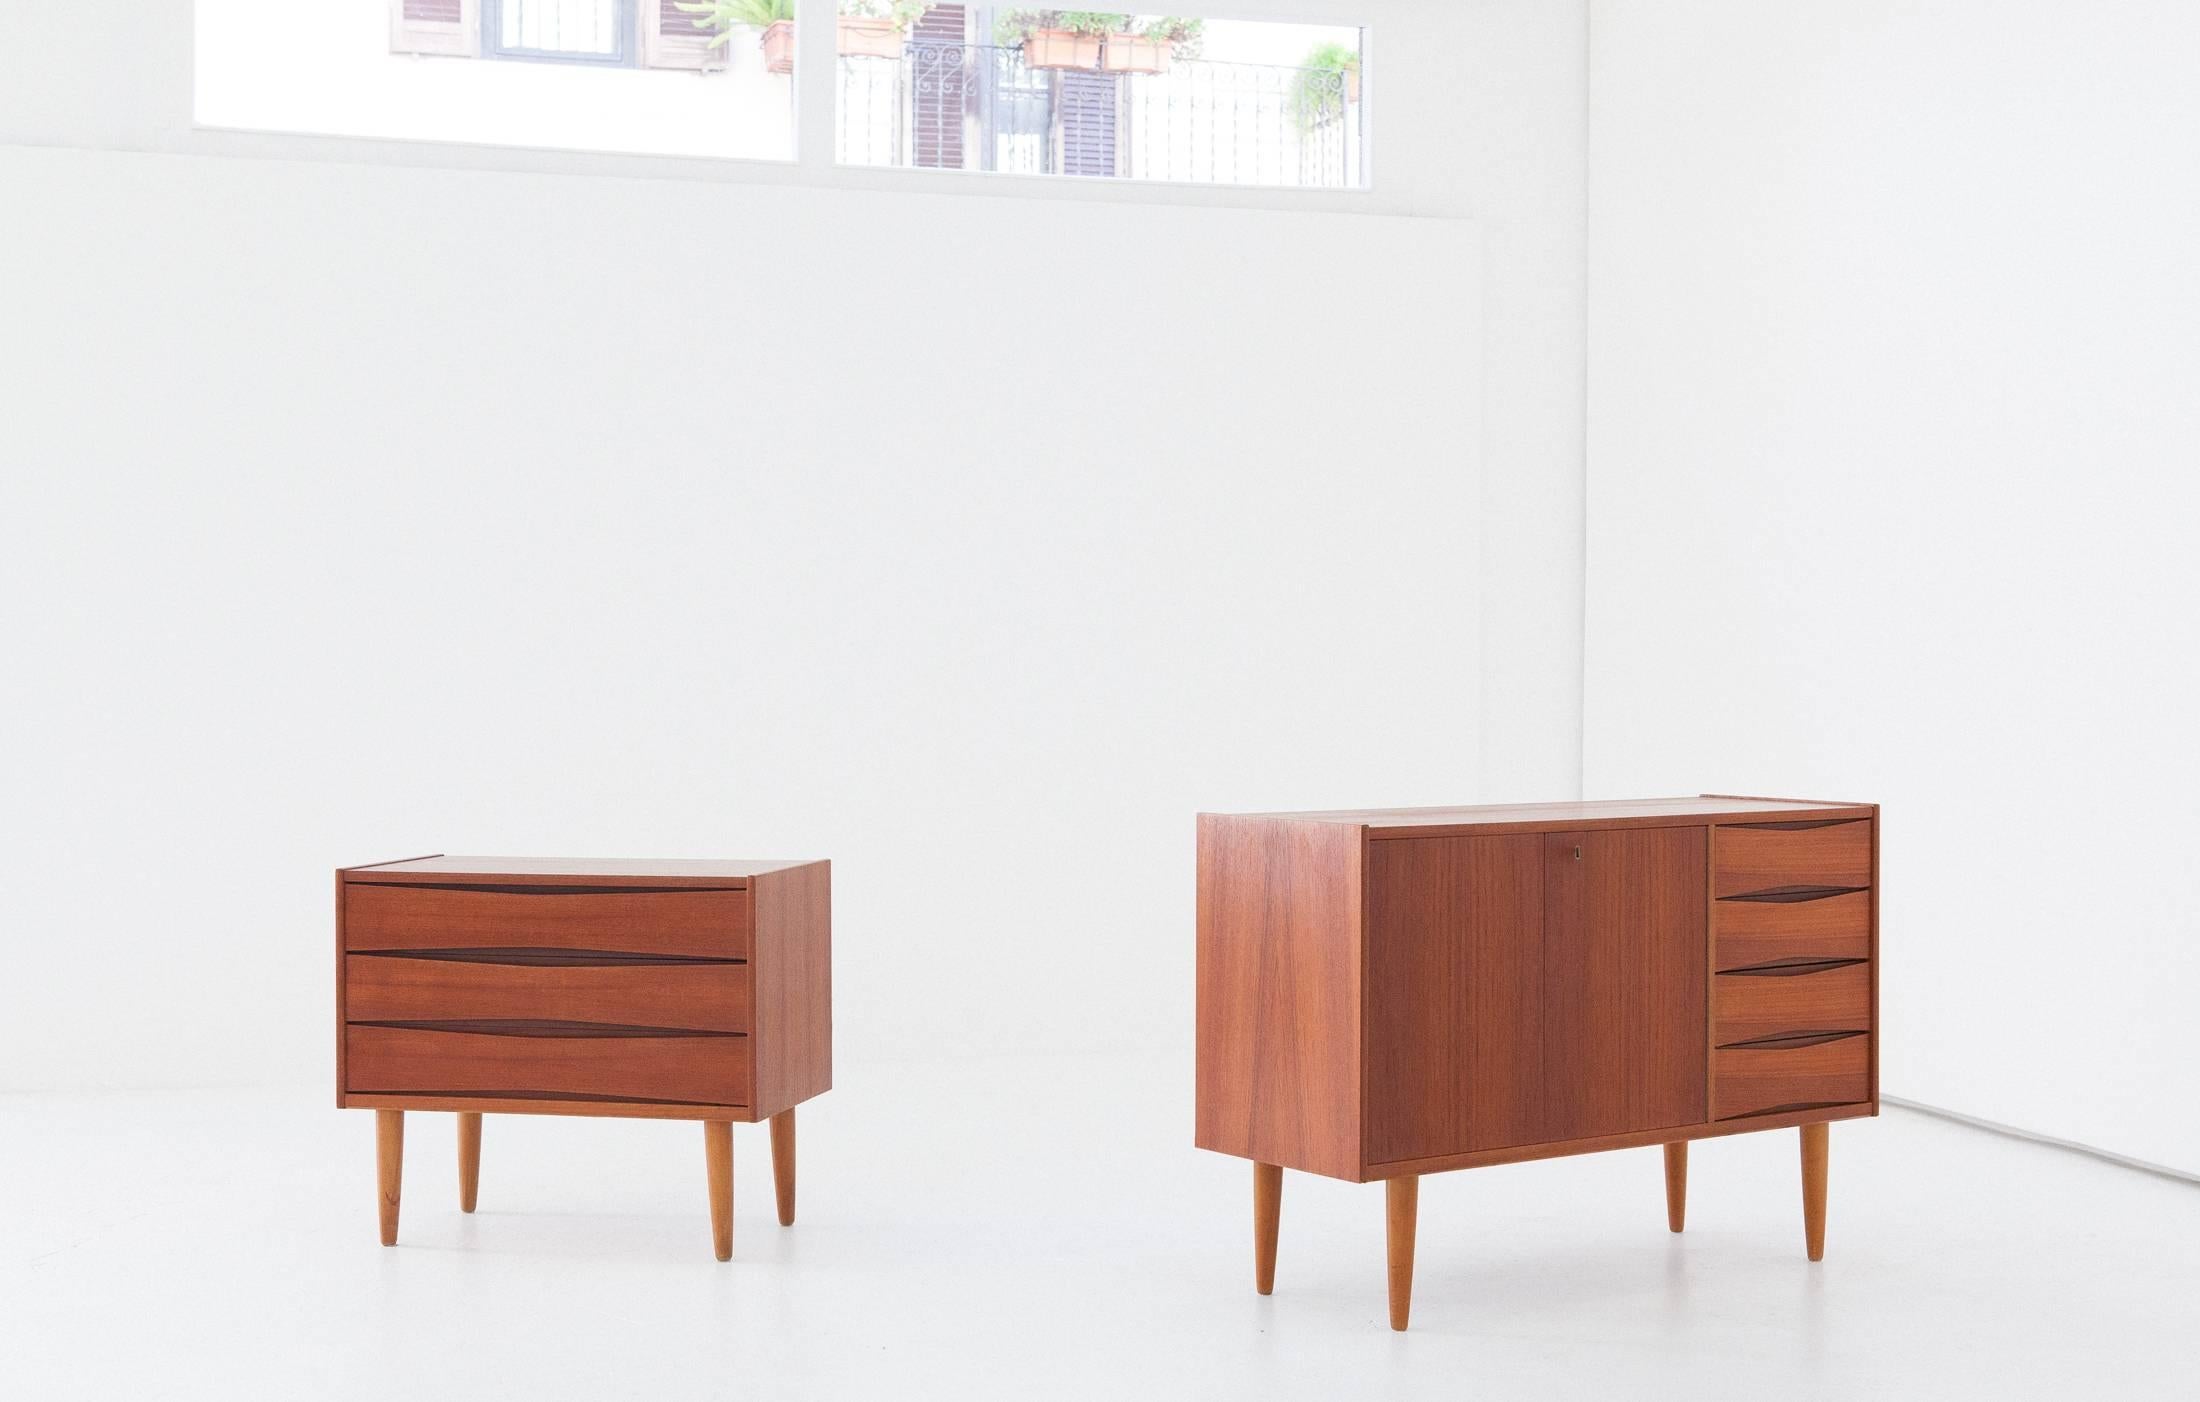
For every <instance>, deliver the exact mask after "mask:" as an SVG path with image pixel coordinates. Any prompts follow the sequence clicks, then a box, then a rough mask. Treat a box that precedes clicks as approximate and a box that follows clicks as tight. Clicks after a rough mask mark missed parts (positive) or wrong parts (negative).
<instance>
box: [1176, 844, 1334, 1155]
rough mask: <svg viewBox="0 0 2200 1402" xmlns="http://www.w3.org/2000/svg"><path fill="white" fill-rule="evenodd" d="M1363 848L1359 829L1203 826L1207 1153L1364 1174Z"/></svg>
mask: <svg viewBox="0 0 2200 1402" xmlns="http://www.w3.org/2000/svg"><path fill="white" fill-rule="evenodd" d="M1361 846H1362V840H1361V830H1360V829H1359V828H1357V827H1354V826H1351V825H1349V824H1339V823H1306V822H1278V821H1274V820H1270V819H1258V818H1229V817H1218V816H1203V817H1201V819H1200V820H1199V909H1198V921H1199V935H1198V961H1199V962H1198V1013H1199V1027H1198V1040H1199V1052H1198V1072H1197V1087H1196V1089H1197V1110H1196V1112H1195V1122H1194V1130H1193V1138H1194V1142H1195V1143H1196V1144H1197V1145H1198V1146H1199V1147H1200V1148H1203V1149H1214V1150H1217V1151H1219V1152H1221V1153H1225V1154H1237V1155H1240V1156H1242V1157H1245V1158H1250V1159H1256V1160H1258V1161H1260V1162H1262V1163H1273V1164H1281V1165H1283V1166H1284V1167H1285V1168H1295V1169H1299V1170H1302V1171H1304V1172H1308V1173H1322V1174H1327V1175H1329V1176H1330V1177H1333V1178H1349V1179H1355V1180H1357V1179H1358V1178H1360V1177H1361V1157H1360V1066H1361V1061H1360V851H1361Z"/></svg>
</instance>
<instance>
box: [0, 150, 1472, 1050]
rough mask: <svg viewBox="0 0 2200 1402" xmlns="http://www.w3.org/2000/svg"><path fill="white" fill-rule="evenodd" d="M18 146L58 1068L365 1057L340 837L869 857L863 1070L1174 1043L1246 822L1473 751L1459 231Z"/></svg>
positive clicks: (21, 383)
mask: <svg viewBox="0 0 2200 1402" xmlns="http://www.w3.org/2000/svg"><path fill="white" fill-rule="evenodd" d="M0 184H4V186H5V188H7V189H8V190H9V191H10V192H11V194H12V195H13V196H14V198H11V200H10V201H9V202H8V204H7V205H6V206H5V210H4V212H0V248H5V249H6V250H7V253H8V258H9V261H10V264H11V265H12V266H16V267H22V268H35V269H38V270H40V273H39V275H38V276H36V277H21V278H10V279H7V280H6V281H5V283H4V284H0V325H5V326H6V327H8V328H9V331H8V336H7V339H6V341H5V342H4V343H0V344H4V351H0V424H4V425H5V426H6V428H5V451H6V455H7V459H8V464H9V470H8V485H7V493H8V503H7V508H6V510H5V511H4V512H0V600H4V601H5V602H4V603H0V640H4V650H5V655H6V656H7V657H8V659H9V666H8V670H7V673H6V681H5V686H6V693H7V694H6V695H5V697H4V698H0V701H4V708H5V711H6V713H7V716H8V725H9V729H10V732H11V734H12V735H14V736H15V737H17V740H18V742H19V748H18V749H17V751H16V753H15V754H14V755H13V757H12V758H11V761H10V766H9V769H10V773H9V782H8V804H9V821H8V825H7V826H8V833H7V836H6V845H7V850H8V853H9V868H10V871H11V873H13V874H12V875H11V878H10V880H9V881H7V882H6V883H4V885H0V928H4V929H6V930H7V931H8V932H9V937H10V941H11V945H13V946H14V947H13V949H12V950H11V954H10V973H9V977H8V978H7V979H5V980H0V1028H4V1029H5V1031H4V1034H0V1035H4V1037H5V1048H4V1051H0V1067H4V1068H5V1070H4V1072H0V1075H4V1076H5V1077H6V1080H7V1083H8V1084H10V1085H18V1086H20V1085H40V1084H55V1083H76V1084H84V1083H99V1082H106V1081H129V1080H139V1081H143V1080H151V1081H180V1080H208V1079H214V1080H225V1079H240V1078H245V1077H251V1076H255V1075H262V1076H264V1075H268V1074H279V1075H286V1076H295V1077H297V1078H299V1079H306V1080H312V1081H316V1082H318V1081H322V1080H325V1079H326V1075H327V1054H328V1027H327V1021H328V1018H329V1015H330V1010H329V999H328V992H329V982H330V980H329V977H328V974H329V969H328V960H329V944H328V940H329V882H330V879H331V878H330V869H331V868H333V867H334V866H336V865H338V864H340V863H347V862H359V861H368V860H378V859H388V858H394V857H400V856H406V855H411V854H414V853H416V852H420V851H426V850H436V849H441V850H446V851H457V852H464V851H480V850H485V849H486V850H517V851H523V852H569V853H581V854H587V853H598V854H649V853H661V854H665V855H707V854H710V853H755V854H759V855H766V856H770V855H797V856H799V855H823V856H829V857H832V858H833V859H835V862H836V869H835V876H836V891H835V896H836V900H835V906H836V909H835V915H836V935H837V960H836V992H837V1007H838V1013H839V1030H840V1045H841V1048H842V1050H843V1052H844V1054H845V1056H846V1059H847V1060H848V1062H849V1064H850V1065H851V1066H860V1065H861V1063H862V1062H863V1061H864V1060H865V1059H867V1058H877V1057H883V1056H908V1055H937V1054H959V1053H970V1052H981V1051H998V1050H1006V1049H1019V1050H1037V1049H1046V1048H1078V1047H1110V1046H1117V1047H1130V1046H1152V1045H1169V1044H1178V1043H1182V1042H1184V1041H1186V1040H1187V1039H1188V1037H1189V1029H1190V1025H1191V993H1192V943H1191V890H1190V884H1191V856H1192V853H1191V831H1192V826H1191V820H1192V815H1193V813H1194V812H1195V811H1197V810H1199V809H1201V808H1237V807H1267V806H1274V805H1300V804H1303V805H1312V806H1320V805H1325V804H1330V803H1338V802H1345V801H1349V800H1352V799H1355V798H1358V797H1361V796H1363V795H1366V794H1369V793H1375V794H1384V795H1395V796H1397V797H1399V798H1401V799H1405V800H1436V799H1439V798H1441V797H1442V796H1444V795H1445V794H1447V793H1455V792H1457V791H1459V790H1460V789H1461V788H1468V787H1471V786H1472V784H1473V780H1474V767H1475V756H1476V752H1477V745H1478V736H1477V732H1476V726H1475V723H1474V709H1473V707H1474V697H1475V692H1476V684H1477V677H1478V670H1477V657H1476V648H1475V638H1474V628H1473V619H1474V599H1475V589H1476V574H1477V560H1476V538H1477V533H1478V522H1477V519H1476V505H1477V500H1478V493H1479V483H1478V478H1477V474H1476V471H1475V439H1476V423H1475V416H1474V407H1473V403H1472V400H1471V397H1468V396H1462V395H1458V394H1457V392H1456V391H1457V387H1458V386H1460V385H1471V384H1473V383H1474V382H1475V379H1476V375H1477V356H1478V344H1477V337H1476V336H1475V334H1474V329H1473V328H1474V326H1475V324H1476V320H1477V312H1476V308H1475V297H1474V290H1473V287H1474V281H1475V279H1474V260H1473V259H1472V258H1471V257H1470V258H1464V259H1462V258H1456V257H1453V256H1451V255H1452V253H1453V251H1454V250H1456V249H1459V248H1461V247H1467V248H1469V249H1471V246H1472V245H1471V233H1470V231H1469V230H1468V229H1467V228H1466V227H1465V226H1463V225H1460V224H1458V223H1455V222H1451V221H1443V220H1427V219H1418V220H1416V219H1393V218H1383V217H1375V216H1369V217H1362V218H1338V217H1335V216H1327V215H1294V214H1283V213H1274V212H1264V211H1233V210H1186V209H1170V208H1161V207H1146V206H1122V205H1110V206H1097V205H1095V206H1073V205H1068V204H1063V203H1055V202H1043V201H1024V200H973V199H943V198H939V197H935V196H925V195H901V196H888V195H879V194H872V193H861V192H849V191H824V190H798V189H780V190H761V189H753V188H743V187H738V186H730V185H711V184H701V183H688V182H673V181H635V180H611V179H601V178H594V177H550V176H535V175H499V174H485V173H480V172H450V171H432V170H398V169H375V168H372V167H362V166H351V165H332V164H313V163H292V162H278V161H231V160H222V159H217V158H207V157H184V156H151V155H142V154H130V153H105V154H102V153H88V152H70V151H29V150H23V149H16V150H12V151H0ZM889 226H890V227H891V228H892V229H893V231H894V234H893V238H892V240H891V245H890V247H888V248H885V249H882V248H881V247H880V242H881V241H880V239H879V237H878V231H879V230H880V229H881V228H884V227H889ZM644 238H647V239H654V240H664V241H669V242H672V243H675V244H680V245H687V244H693V243H698V242H701V241H704V240H707V239H712V238H715V239H720V240H723V241H724V242H725V244H726V245H727V246H728V247H733V248H752V249H755V250H757V252H756V254H755V256H754V257H753V258H746V259H738V260H705V266H704V267H703V268H701V269H700V270H699V269H698V267H697V265H696V263H695V262H692V261H689V260H680V261H678V262H668V261H665V260H648V259H637V258H635V257H633V256H632V254H633V251H634V249H635V247H636V243H637V241H638V240H641V239H644ZM598 260H610V261H611V262H613V263H614V264H615V265H617V266H619V267H620V268H621V270H622V274H623V281H621V282H620V284H619V285H618V286H617V287H616V288H615V289H612V290H610V291H609V292H608V293H607V290H606V288H605V285H604V283H603V281H602V280H601V278H600V277H598V276H596V272H597V268H596V266H595V264H596V262H597V261H598ZM1109 260H1120V261H1121V263H1122V264H1123V265H1125V266H1130V267H1135V268H1137V269H1139V270H1140V276H1139V277H1138V278H1136V279H1117V280H1111V281H1110V282H1109V283H1108V284H1107V285H1106V287H1105V288H1104V289H1103V288H1102V287H1101V286H1099V285H1091V286H1078V285H1077V282H1076V279H1075V278H1065V276H1064V270H1065V269H1067V270H1075V269H1079V268H1090V267H1096V266H1101V265H1103V264H1104V263H1106V262H1107V261H1109ZM720 267H724V269H725V274H724V276H723V279H722V280H717V279H714V277H713V276H712V274H713V273H715V272H716V270H717V269H719V268H720ZM1336 267H1348V268H1352V269H1355V270H1357V274H1358V276H1359V279H1360V286H1361V288H1362V293H1361V295H1360V296H1359V297H1358V298H1355V299H1351V300H1349V301H1347V302H1344V303H1342V304H1340V305H1337V306H1334V307H1332V308H1331V309H1330V315H1329V316H1328V317H1325V318H1323V319H1319V320H1317V319H1310V318H1307V317H1305V316H1304V315H1302V310H1303V305H1304V300H1303V299H1304V278H1305V275H1306V270H1307V269H1314V268H1336ZM919 270H932V273H933V275H931V276H921V275H919V276H912V275H911V274H912V273H915V272H918V271H919ZM1065 286H1067V287H1068V289H1069V291H1070V293H1071V307H1070V309H1069V312H1068V314H1067V315H1066V316H1063V315H1061V314H1060V313H1059V312H1058V311H1053V310H1050V309H1049V308H1050V307H1051V306H1052V304H1051V303H1050V301H1049V300H1048V299H1050V298H1052V297H1054V296H1055V295H1056V293H1057V291H1058V290H1060V289H1063V288H1064V287H1065ZM880 325H885V326H890V327H894V328H897V334H895V335H894V336H891V337H888V338H884V339H881V338H879V337H877V336H875V335H872V334H869V332H870V331H871V330H872V329H873V328H876V327H878V326H880ZM1054 326H1060V327H1062V328H1063V329H1062V330H1059V331H1056V330H1052V329H1050V327H1054ZM1156 326H1166V327H1168V328H1169V330H1170V334H1168V335H1167V336H1161V337H1156V336H1155V335H1153V334H1152V333H1153V328H1155V327H1156ZM1347 347H1348V348H1350V349H1351V351H1352V353H1351V354H1349V355H1345V354H1340V353H1339V352H1340V349H1341V348H1347ZM24 742H27V743H24ZM149 1047H157V1048H158V1053H157V1056H155V1057H152V1058H149V1057H148V1054H147V1049H148V1048H149Z"/></svg>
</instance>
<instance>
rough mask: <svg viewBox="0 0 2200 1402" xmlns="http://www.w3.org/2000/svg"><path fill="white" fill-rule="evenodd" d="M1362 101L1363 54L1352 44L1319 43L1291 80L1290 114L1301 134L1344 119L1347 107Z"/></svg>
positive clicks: (1333, 41)
mask: <svg viewBox="0 0 2200 1402" xmlns="http://www.w3.org/2000/svg"><path fill="white" fill-rule="evenodd" d="M1359 100H1360V51H1359V49H1358V48H1357V47H1355V46H1353V45H1351V44H1343V43H1339V42H1337V41H1336V40H1330V41H1328V42H1327V43H1321V44H1316V45H1315V46H1314V48H1313V50H1312V51H1311V52H1310V53H1308V54H1307V56H1306V59H1305V61H1304V62H1302V63H1301V64H1300V65H1299V71H1298V74H1297V76H1295V77H1294V78H1293V79H1292V80H1291V102H1290V106H1291V115H1292V116H1293V117H1294V118H1296V119H1297V120H1298V124H1299V129H1300V130H1301V131H1304V130H1305V129H1307V128H1308V127H1311V126H1314V125H1315V124H1316V123H1318V122H1322V121H1325V120H1327V119H1328V118H1330V117H1331V116H1338V117H1341V116H1343V115H1344V108H1345V104H1346V103H1351V102H1358V101H1359Z"/></svg>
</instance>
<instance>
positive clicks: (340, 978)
mask: <svg viewBox="0 0 2200 1402" xmlns="http://www.w3.org/2000/svg"><path fill="white" fill-rule="evenodd" d="M832 1081H833V1012H832V870H831V866H830V864H829V863H826V862H689V861H664V862H656V861H555V860H540V859H534V858H523V857H441V856H438V857H421V858H416V859H414V860H411V861H402V862H388V863H384V864H382V865H379V866H364V867H347V868H345V869H343V870H341V871H339V872H337V873H336V1103H337V1105H338V1106H340V1107H341V1106H358V1107H368V1108H372V1109H373V1110H374V1111H375V1143H376V1150H377V1161H378V1164H379V1168H380V1180H381V1181H380V1188H381V1225H382V1244H383V1245H385V1246H394V1245H395V1244H396V1242H397V1207H398V1195H399V1185H400V1179H401V1176H402V1169H403V1157H404V1136H405V1111H407V1110H452V1111H456V1112H457V1113H458V1146H459V1147H458V1154H459V1206H460V1209H461V1210H462V1211H466V1212H471V1211H473V1210H474V1198H475V1189H476V1185H477V1183H478V1182H479V1175H480V1165H481V1117H482V1115H483V1114H484V1113H486V1112H492V1111H493V1112H498V1113H508V1114H534V1115H625V1116H634V1117H645V1118H653V1119H686V1120H701V1121H703V1142H704V1148H705V1158H706V1160H707V1163H708V1168H709V1183H710V1210H711V1227H712V1236H713V1243H714V1245H715V1247H716V1249H717V1253H718V1259H719V1260H721V1261H724V1260H728V1259H730V1258H731V1257H732V1255H733V1131H732V1125H733V1122H734V1121H736V1120H741V1121H755V1120H764V1119H768V1120H770V1121H771V1127H772V1169H773V1176H774V1178H775V1179H776V1180H777V1188H778V1197H779V1220H780V1221H781V1222H782V1223H785V1224H789V1225H791V1224H792V1223H793V1222H794V1107H795V1106H796V1105H798V1104H800V1103H801V1102H802V1101H805V1100H807V1099H809V1098H810V1097H811V1096H813V1095H816V1094H818V1093H819V1092H821V1091H824V1090H827V1089H829V1088H830V1087H831V1085H832Z"/></svg>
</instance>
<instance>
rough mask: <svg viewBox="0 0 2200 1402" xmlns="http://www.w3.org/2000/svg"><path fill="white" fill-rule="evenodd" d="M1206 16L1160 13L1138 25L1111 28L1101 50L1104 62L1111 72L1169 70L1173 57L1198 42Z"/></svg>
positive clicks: (1101, 57) (1102, 65)
mask: <svg viewBox="0 0 2200 1402" xmlns="http://www.w3.org/2000/svg"><path fill="white" fill-rule="evenodd" d="M1206 27H1207V22H1206V21H1205V20H1198V19H1191V18H1189V17H1187V16H1184V15H1160V16H1157V17H1155V18H1153V19H1149V20H1146V21H1144V22H1142V23H1140V24H1139V26H1138V27H1137V28H1136V29H1132V30H1125V31H1120V32H1110V33H1109V35H1108V40H1107V43H1106V45H1105V46H1104V47H1103V48H1102V49H1101V50H1100V66H1101V67H1102V68H1104V69H1106V70H1107V71H1108V72H1110V73H1166V72H1168V71H1169V59H1170V58H1171V56H1173V55H1174V54H1176V53H1178V52H1180V51H1181V50H1183V49H1186V48H1189V47H1192V46H1194V45H1196V44H1197V43H1198V40H1199V36H1200V33H1201V31H1202V30H1204V29H1205V28H1206Z"/></svg>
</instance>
